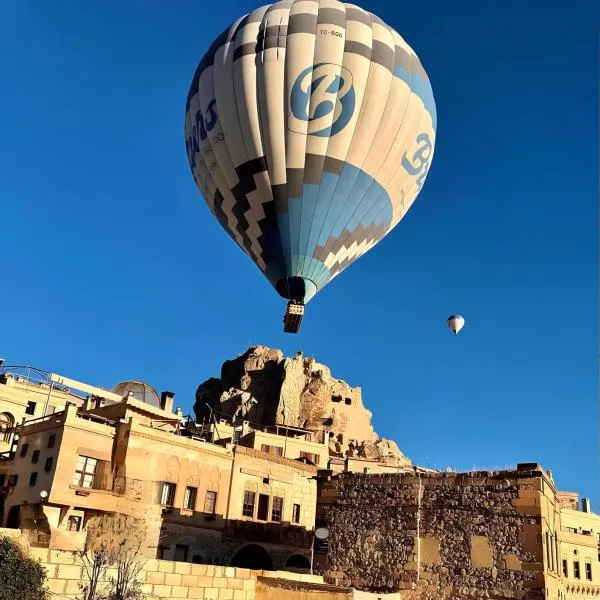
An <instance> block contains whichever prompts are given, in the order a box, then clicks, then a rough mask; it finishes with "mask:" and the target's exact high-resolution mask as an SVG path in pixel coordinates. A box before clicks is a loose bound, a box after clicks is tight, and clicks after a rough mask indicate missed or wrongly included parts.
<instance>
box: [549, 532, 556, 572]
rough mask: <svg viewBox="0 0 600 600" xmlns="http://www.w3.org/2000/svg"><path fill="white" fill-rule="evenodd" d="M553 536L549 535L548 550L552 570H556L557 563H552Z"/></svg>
mask: <svg viewBox="0 0 600 600" xmlns="http://www.w3.org/2000/svg"><path fill="white" fill-rule="evenodd" d="M553 542H554V536H553V535H550V546H549V548H548V549H549V551H550V563H551V565H552V570H553V571H556V567H557V565H555V564H554V543H553Z"/></svg>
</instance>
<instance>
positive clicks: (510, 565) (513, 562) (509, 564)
mask: <svg viewBox="0 0 600 600" xmlns="http://www.w3.org/2000/svg"><path fill="white" fill-rule="evenodd" d="M502 558H503V560H504V567H505V568H506V569H512V570H513V571H520V570H521V561H520V560H519V559H518V558H517V557H516V556H515V555H514V554H511V553H508V554H505V555H504V556H503V557H502Z"/></svg>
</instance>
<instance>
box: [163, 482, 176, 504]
mask: <svg viewBox="0 0 600 600" xmlns="http://www.w3.org/2000/svg"><path fill="white" fill-rule="evenodd" d="M169 486H170V487H169ZM165 489H169V490H170V493H169V494H168V495H167V497H166V498H165ZM176 492H177V484H176V483H173V482H172V481H162V482H161V486H160V501H159V504H160V505H161V506H165V507H167V508H173V507H174V506H175V493H176ZM165 499H166V500H167V502H163V500H165Z"/></svg>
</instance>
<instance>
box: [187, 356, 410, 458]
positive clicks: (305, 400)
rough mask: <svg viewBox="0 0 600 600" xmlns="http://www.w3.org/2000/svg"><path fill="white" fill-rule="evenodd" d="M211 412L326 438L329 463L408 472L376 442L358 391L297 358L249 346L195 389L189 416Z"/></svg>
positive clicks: (394, 453) (391, 447) (390, 447)
mask: <svg viewBox="0 0 600 600" xmlns="http://www.w3.org/2000/svg"><path fill="white" fill-rule="evenodd" d="M211 410H212V411H214V412H215V413H217V414H221V415H225V416H227V417H235V418H239V419H244V420H247V421H249V422H251V423H253V424H258V425H288V426H290V427H300V428H303V429H309V430H311V431H313V432H314V435H315V437H316V439H317V440H319V441H322V440H323V439H324V436H328V438H329V454H330V456H331V457H338V458H340V459H343V458H364V459H370V460H377V461H378V462H382V463H388V464H390V465H391V464H393V465H398V464H400V465H402V466H409V465H410V464H411V463H410V461H409V460H408V459H407V458H406V457H405V456H404V455H403V454H402V452H401V451H400V449H399V448H398V446H397V445H396V443H395V442H393V441H391V440H386V439H382V438H380V437H379V436H378V435H377V434H376V433H375V431H374V430H373V426H372V425H371V412H370V411H368V410H367V409H366V408H365V407H364V405H363V402H362V396H361V390H360V388H359V387H356V388H353V387H350V386H349V385H348V384H347V383H346V382H345V381H342V380H340V379H335V378H333V377H332V376H331V372H330V370H329V369H328V368H327V367H326V366H325V365H322V364H320V363H318V362H317V361H315V359H313V358H305V357H304V356H303V355H302V353H300V352H299V353H298V354H296V356H294V357H293V358H285V357H284V356H283V353H282V352H281V350H276V349H272V348H267V347H265V346H253V347H250V348H249V349H248V350H247V351H246V352H244V353H243V354H241V355H240V356H238V357H237V358H235V359H233V360H228V361H225V363H223V366H222V367H221V378H220V379H216V378H211V379H209V380H207V381H205V382H204V383H202V384H200V385H199V386H198V389H197V391H196V403H195V405H194V411H195V413H196V417H197V419H198V420H202V419H203V418H206V417H208V416H209V415H210V412H211Z"/></svg>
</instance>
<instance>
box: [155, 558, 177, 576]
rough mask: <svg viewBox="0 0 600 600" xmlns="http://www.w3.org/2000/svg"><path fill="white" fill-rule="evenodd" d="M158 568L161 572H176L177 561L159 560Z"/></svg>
mask: <svg viewBox="0 0 600 600" xmlns="http://www.w3.org/2000/svg"><path fill="white" fill-rule="evenodd" d="M158 570H159V571H160V572H161V573H175V563H174V562H173V561H170V560H159V561H158Z"/></svg>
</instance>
